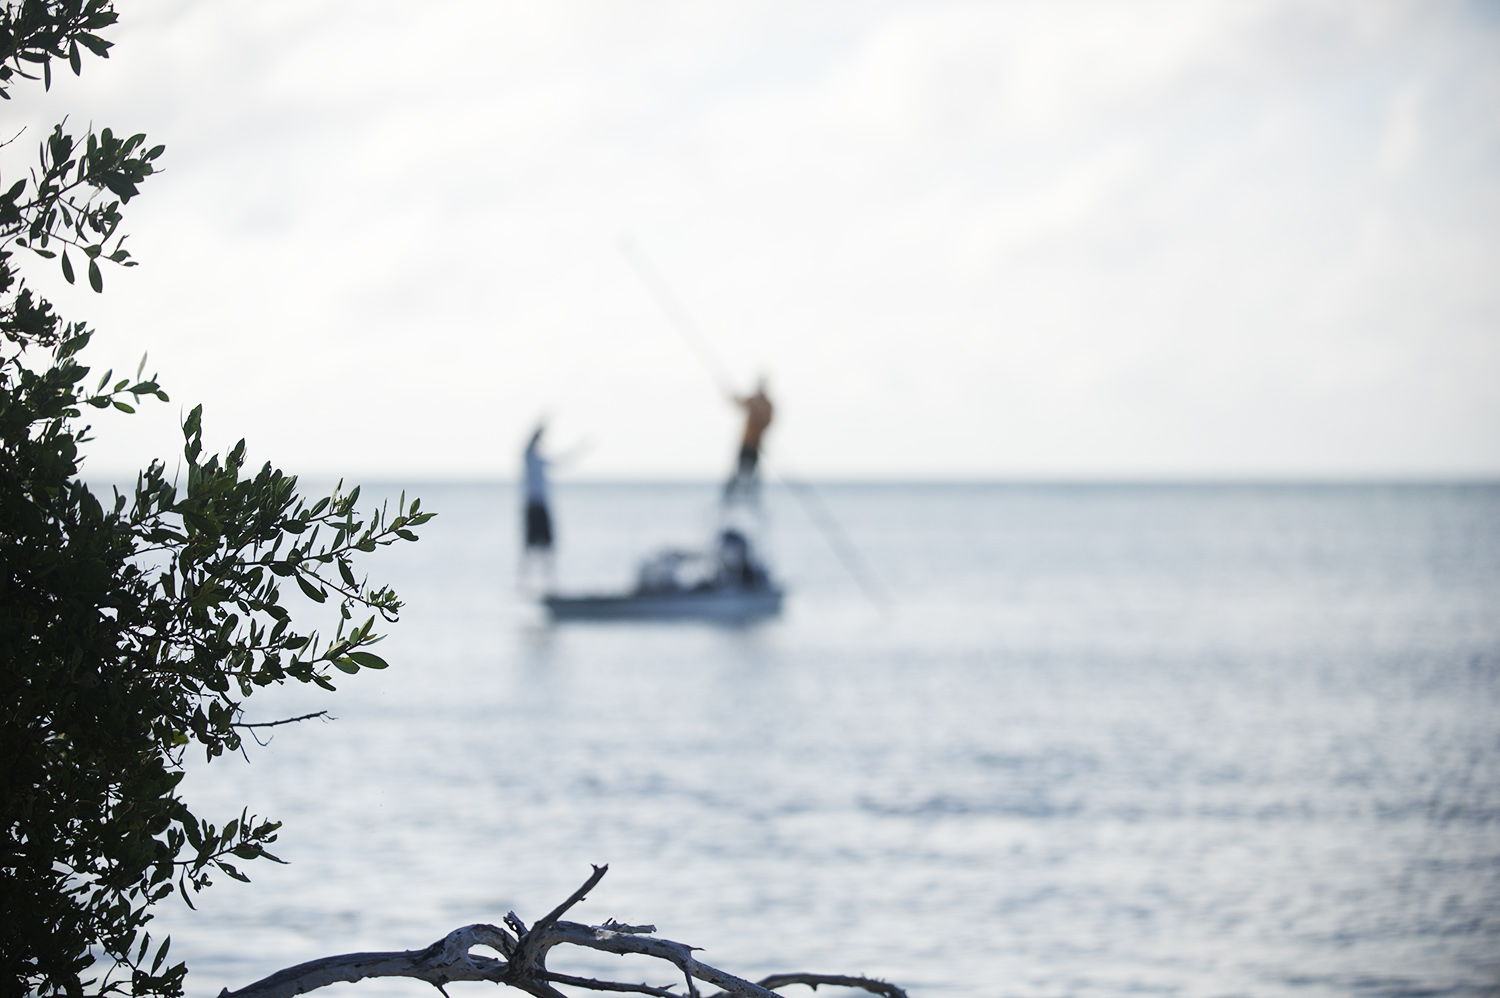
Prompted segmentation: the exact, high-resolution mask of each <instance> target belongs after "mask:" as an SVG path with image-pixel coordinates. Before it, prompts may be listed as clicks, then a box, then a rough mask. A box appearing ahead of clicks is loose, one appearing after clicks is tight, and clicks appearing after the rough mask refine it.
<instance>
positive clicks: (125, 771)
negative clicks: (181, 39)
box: [0, 0, 432, 996]
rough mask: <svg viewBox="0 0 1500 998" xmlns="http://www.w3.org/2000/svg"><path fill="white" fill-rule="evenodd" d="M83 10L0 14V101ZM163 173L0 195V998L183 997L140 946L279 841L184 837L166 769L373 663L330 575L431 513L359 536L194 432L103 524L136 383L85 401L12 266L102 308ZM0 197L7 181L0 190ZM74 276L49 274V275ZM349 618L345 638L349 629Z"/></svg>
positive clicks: (375, 521) (99, 14)
mask: <svg viewBox="0 0 1500 998" xmlns="http://www.w3.org/2000/svg"><path fill="white" fill-rule="evenodd" d="M115 16H116V15H115V13H114V10H113V4H112V3H109V2H105V0H86V2H84V0H73V2H55V3H42V2H24V3H11V4H5V5H0V96H3V97H5V98H6V99H10V97H11V95H10V93H9V90H10V89H11V88H12V87H13V86H14V85H15V84H16V82H17V81H18V80H20V79H35V78H38V77H40V78H41V79H42V80H43V82H44V83H45V84H48V85H50V82H51V65H52V62H53V61H54V60H66V61H67V62H68V63H69V65H70V67H71V69H72V70H73V71H74V72H75V73H77V72H79V71H80V55H79V47H80V46H82V47H83V48H84V49H86V50H88V51H90V52H93V53H94V54H96V55H100V56H105V55H107V53H108V49H109V43H108V42H105V41H103V40H102V39H101V38H99V37H98V36H97V35H96V34H95V32H96V31H99V30H101V29H103V28H106V27H108V26H109V25H110V24H112V23H113V22H114V20H115ZM161 154H162V148H161V147H160V146H156V147H152V148H148V147H147V145H146V141H145V137H144V136H141V135H132V136H130V137H128V138H120V137H117V136H115V135H114V134H113V133H112V132H111V131H110V130H109V129H101V130H100V131H99V132H98V133H97V134H96V133H94V132H92V131H90V132H87V133H85V134H84V135H83V136H82V137H81V138H75V137H73V136H72V135H70V134H69V133H68V132H67V130H66V127H65V124H61V125H58V126H57V127H56V128H55V129H54V130H53V131H52V133H51V134H50V135H48V136H47V137H46V138H45V140H44V141H42V142H41V143H40V151H39V158H38V162H37V165H36V166H35V167H34V168H33V169H32V170H31V171H30V172H29V174H28V175H27V176H26V177H25V178H24V179H20V180H15V181H14V182H13V183H10V184H9V186H8V187H5V186H4V185H0V188H3V189H0V334H3V340H0V438H3V439H0V995H4V996H10V995H23V994H38V995H50V994H68V995H84V994H90V995H96V994H110V993H116V994H136V995H162V996H172V995H178V994H181V993H182V982H183V977H184V975H185V973H186V969H185V968H184V967H183V965H182V964H180V963H173V962H171V961H170V960H168V940H153V939H152V938H151V936H150V935H149V933H148V932H147V931H146V924H147V922H148V921H149V920H150V917H151V906H152V905H153V904H154V903H156V902H158V901H161V900H163V899H165V898H166V897H168V896H169V895H170V894H172V893H173V892H174V891H176V892H178V893H180V895H181V896H182V897H183V898H184V899H185V900H187V901H188V903H191V897H192V895H193V894H194V893H195V892H197V891H199V890H201V889H202V888H204V887H206V886H208V884H209V883H210V880H211V877H212V876H213V875H216V874H223V875H225V876H229V877H233V878H236V879H241V880H243V879H245V876H244V874H243V873H242V872H241V871H240V869H239V864H240V863H241V862H243V861H246V860H253V859H258V858H262V857H264V858H268V859H273V860H274V859H275V857H274V856H272V855H271V854H270V853H269V852H267V851H266V850H267V846H269V845H270V844H271V843H273V842H274V841H275V839H276V830H277V828H278V825H277V823H275V822H272V821H265V820H260V819H258V818H252V817H251V816H249V815H248V814H244V813H242V814H240V815H238V816H235V817H232V818H231V820H229V821H228V822H227V823H225V824H223V825H222V826H219V825H214V824H212V823H210V822H208V821H205V820H203V819H201V818H199V817H197V816H195V815H194V814H192V813H191V812H190V811H189V810H188V808H187V807H186V806H185V804H184V803H183V801H182V800H181V798H180V797H179V795H178V793H177V785H178V783H179V781H180V780H181V779H182V775H183V760H184V755H185V753H186V752H187V751H188V750H189V749H190V748H191V747H192V746H193V745H195V744H196V745H197V746H199V747H201V748H202V749H203V750H204V751H205V752H206V754H207V756H208V757H209V758H210V759H211V758H214V757H216V756H219V755H222V754H223V753H224V752H226V751H229V752H232V751H237V750H240V749H241V748H242V745H241V732H242V731H243V730H244V725H243V724H242V723H241V720H240V718H241V711H242V704H243V702H244V700H245V699H246V698H247V697H249V696H250V695H251V694H252V693H253V692H254V691H255V690H257V689H259V688H262V687H265V686H268V685H271V684H274V683H282V682H285V681H287V680H289V679H290V680H296V681H298V682H303V683H314V684H317V685H319V686H322V687H325V688H329V689H332V688H333V685H332V683H331V681H330V676H331V675H332V670H335V669H337V670H340V671H343V672H346V673H355V672H358V671H359V670H360V669H362V668H365V669H380V668H384V667H385V662H384V661H382V660H381V659H380V658H379V657H378V656H376V655H374V654H373V653H372V652H370V651H369V646H370V645H371V644H373V643H374V642H376V641H377V640H379V638H378V636H377V635H376V634H375V633H374V624H375V620H376V618H377V617H380V618H383V619H385V620H394V619H395V616H396V613H397V612H398V610H399V609H400V607H401V603H400V601H399V600H398V599H397V597H396V594H395V593H393V592H392V591H391V590H390V589H389V588H386V587H376V586H371V585H369V584H368V582H366V581H362V580H360V579H359V578H358V577H356V575H355V573H354V570H353V566H352V563H351V560H352V559H353V558H354V557H356V555H357V554H359V553H363V552H370V551H374V550H375V549H376V548H377V547H378V546H381V545H386V544H390V543H393V542H394V541H396V540H398V539H399V540H415V539H416V535H415V534H414V533H413V532H412V528H413V527H416V526H418V525H420V524H421V523H423V522H425V521H426V520H427V519H428V518H429V517H430V516H431V515H432V514H430V513H423V512H421V511H420V506H419V503H418V502H417V501H416V500H413V501H412V502H411V503H410V505H408V504H407V503H406V501H405V497H404V495H403V497H402V499H401V501H400V503H399V504H398V505H397V508H396V509H395V510H394V512H392V511H391V510H388V509H386V508H384V507H382V508H380V509H377V510H375V511H373V512H372V513H371V514H370V515H367V516H361V515H359V514H358V513H357V512H356V503H357V501H358V498H359V489H358V488H355V489H353V490H351V491H350V492H348V493H347V494H344V493H342V492H340V491H339V490H335V492H334V494H333V495H330V496H328V497H325V498H321V499H319V500H318V501H316V502H310V501H308V500H304V499H303V498H301V497H300V496H298V494H297V491H296V484H297V483H296V479H294V478H291V477H288V476H286V475H283V474H282V473H281V472H280V471H277V470H275V469H273V468H272V467H271V466H270V465H269V464H268V465H265V466H264V467H262V468H260V469H259V470H258V471H254V472H253V473H251V472H250V471H248V470H247V469H246V468H245V466H244V461H245V444H244V441H241V442H240V443H239V444H237V445H236V446H235V447H234V448H232V449H231V450H230V451H229V452H228V453H227V454H225V455H223V456H222V457H221V456H217V455H209V456H205V455H204V454H203V452H202V443H201V440H202V427H201V410H200V409H197V408H195V409H193V411H192V413H191V414H190V415H189V416H188V418H187V420H186V423H185V425H184V427H183V432H184V436H185V447H184V451H183V458H184V460H183V464H182V467H183V468H184V469H185V471H184V473H183V474H182V475H181V476H179V477H178V480H174V479H173V478H169V476H168V475H167V473H166V470H165V467H164V466H163V464H161V463H159V462H154V463H152V465H151V466H150V467H149V468H147V469H146V470H145V471H143V472H141V474H140V475H139V476H138V477H137V480H136V483H135V487H134V489H133V490H131V494H129V495H121V494H119V493H117V492H116V493H114V494H113V495H111V496H110V497H108V498H107V499H106V500H104V501H101V500H100V498H99V497H97V496H96V495H95V494H94V493H93V492H92V491H90V489H89V488H88V486H86V485H85V484H84V483H83V482H82V481H81V480H80V478H79V471H80V463H81V460H82V457H81V454H82V447H83V445H84V444H85V443H86V442H87V440H88V439H89V438H88V427H87V426H86V425H84V424H83V423H82V414H83V413H84V412H85V411H87V409H86V408H85V407H93V408H94V409H97V410H101V412H100V414H101V415H103V414H104V413H106V412H113V411H115V410H118V411H120V412H124V413H130V412H133V411H134V405H135V404H136V403H139V402H140V400H142V399H144V398H156V399H161V400H165V399H166V398H167V396H166V394H165V392H163V391H162V389H161V388H160V386H158V385H157V383H156V380H155V378H154V377H145V376H144V359H143V360H142V367H141V368H139V369H138V370H137V371H136V375H135V376H134V377H127V378H120V379H115V378H114V375H113V372H106V373H105V374H104V376H103V377H102V378H99V379H98V380H97V383H96V387H94V389H93V390H92V391H90V390H88V388H87V387H86V379H88V382H90V383H92V382H93V379H91V378H88V376H89V374H90V372H89V369H88V368H87V367H85V366H84V365H83V364H82V363H81V361H80V359H79V357H80V351H81V350H83V348H84V347H85V346H86V345H87V344H88V342H89V339H90V337H91V336H92V335H93V333H92V332H91V331H90V330H89V329H88V328H86V327H85V326H83V325H82V324H80V323H75V322H67V321H64V320H63V319H62V318H61V317H59V316H58V314H57V313H56V312H55V311H54V309H53V306H52V304H51V303H50V302H48V301H46V300H45V299H43V298H42V297H41V296H39V295H37V294H35V293H34V292H33V291H32V289H30V288H28V287H27V286H26V283H25V280H24V278H23V277H22V276H21V274H20V273H19V272H18V269H17V264H18V261H19V260H20V259H23V258H28V257H30V258H41V259H44V260H49V261H50V260H55V261H57V265H58V266H60V267H61V268H62V273H63V276H64V277H65V278H66V279H67V280H68V281H69V282H70V283H71V282H72V281H73V280H74V277H75V273H74V265H73V262H74V258H75V257H76V258H77V259H78V260H80V261H82V265H83V267H84V268H85V270H86V273H87V276H88V281H89V285H90V286H91V287H92V288H93V289H94V291H96V292H97V291H100V290H102V288H103V277H102V272H101V270H100V263H101V261H104V262H107V263H108V262H112V263H114V264H117V265H124V266H131V265H133V261H132V260H131V259H130V256H129V254H128V253H127V252H126V251H125V250H124V248H123V247H122V245H121V243H122V241H123V239H122V237H120V236H119V235H118V232H117V230H118V227H119V224H120V220H121V214H120V211H121V206H123V205H124V204H126V203H127V202H129V201H130V200H131V199H132V198H133V197H134V196H135V195H136V194H137V192H138V188H139V185H140V184H141V183H142V182H143V181H144V180H145V179H146V178H147V177H149V176H150V175H151V174H152V172H153V169H154V163H155V161H156V160H157V159H158V157H159V156H160V155H161ZM9 179H10V175H7V177H6V180H9ZM70 251H71V254H70ZM285 581H291V582H294V583H295V584H296V590H297V592H298V593H300V594H301V595H302V596H304V597H306V598H307V599H309V600H312V601H314V602H315V603H325V602H326V601H328V600H329V598H330V597H333V598H334V600H335V601H336V602H337V603H338V604H339V610H338V617H337V625H336V629H335V631H334V633H333V634H332V635H331V636H329V637H320V636H319V635H318V633H317V632H310V633H308V632H302V631H300V630H299V629H298V628H297V627H295V626H293V623H292V620H291V617H290V615H289V613H288V611H287V610H286V609H285V608H284V607H283V605H282V602H281V590H280V586H281V584H282V583H283V582H285ZM357 608H364V609H366V610H367V611H369V619H367V620H365V621H364V622H363V623H355V620H356V618H355V617H354V616H353V611H354V610H355V609H357Z"/></svg>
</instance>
